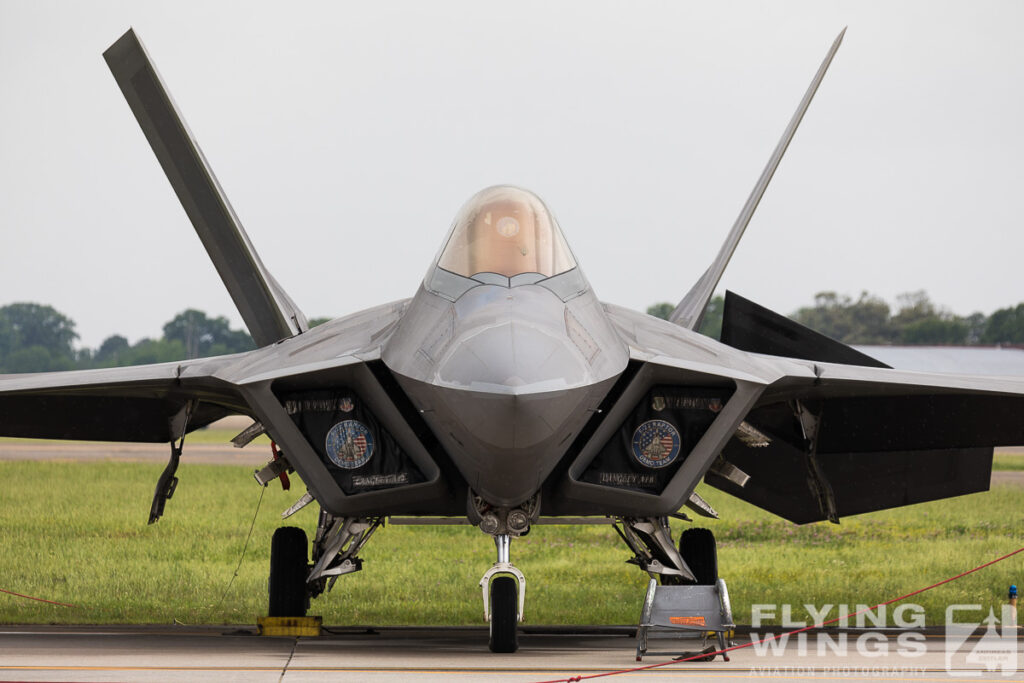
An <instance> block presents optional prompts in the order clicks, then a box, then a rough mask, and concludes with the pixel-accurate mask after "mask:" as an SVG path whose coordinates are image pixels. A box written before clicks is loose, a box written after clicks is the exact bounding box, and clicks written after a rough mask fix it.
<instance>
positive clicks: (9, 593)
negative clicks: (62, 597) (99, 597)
mask: <svg viewBox="0 0 1024 683" xmlns="http://www.w3.org/2000/svg"><path fill="white" fill-rule="evenodd" d="M0 593H7V594H8V595H17V596H18V597H19V598H28V599H29V600H35V601H37V602H46V603H49V604H51V605H59V606H61V607H78V605H69V604H68V603H66V602H54V601H53V600H43V599H42V598H33V597H32V596H31V595H22V594H21V593H15V592H14V591H5V590H4V589H3V588H0Z"/></svg>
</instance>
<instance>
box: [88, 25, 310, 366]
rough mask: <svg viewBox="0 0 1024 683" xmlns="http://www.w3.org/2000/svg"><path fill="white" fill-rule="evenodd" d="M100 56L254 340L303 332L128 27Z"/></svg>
mask: <svg viewBox="0 0 1024 683" xmlns="http://www.w3.org/2000/svg"><path fill="white" fill-rule="evenodd" d="M103 57H104V59H106V61H107V65H108V66H109V67H110V71H111V73H113V75H114V79H115V80H116V81H117V84H118V86H120V88H121V92H122V93H124V96H125V99H126V100H127V101H128V106H129V107H131V110H132V113H133V114H135V118H136V119H137V120H138V122H139V126H141V127H142V132H143V133H144V134H145V135H146V139H147V140H148V141H149V144H150V146H151V147H152V148H153V152H154V153H155V154H156V157H157V159H158V160H159V162H160V166H161V167H163V170H164V173H165V174H167V179H168V180H169V181H170V182H171V186H172V187H173V188H174V192H175V193H176V194H177V195H178V199H179V200H180V201H181V205H182V207H184V209H185V213H186V214H188V217H189V220H191V221H192V225H193V226H195V229H196V233H197V234H198V235H199V239H200V240H201V241H202V243H203V246H204V247H205V248H206V252H207V253H208V254H209V255H210V259H211V260H212V261H213V265H214V266H216V268H217V272H218V274H219V275H220V277H221V279H222V280H223V281H224V285H225V286H226V287H227V289H228V293H229V294H230V295H231V298H232V299H233V300H234V302H235V306H236V307H237V308H238V312H239V313H240V314H241V315H242V319H243V320H244V321H245V324H246V327H248V328H249V333H250V334H252V338H253V340H254V341H255V342H256V344H257V345H258V346H267V345H268V344H273V343H274V342H277V341H280V340H282V339H287V338H289V337H292V336H294V335H296V334H299V333H300V332H303V331H305V330H306V329H307V327H308V325H307V323H306V318H305V316H304V315H303V314H302V312H301V311H300V310H299V309H298V307H296V306H295V304H294V303H293V302H292V300H291V299H289V298H288V295H287V294H285V292H284V291H283V290H282V289H281V287H280V286H279V285H278V284H277V282H275V281H274V279H273V278H272V277H271V276H270V274H269V273H268V272H267V269H266V268H265V267H264V266H263V262H262V261H261V260H260V257H259V255H258V254H257V253H256V250H255V249H254V248H253V246H252V243H251V242H250V241H249V237H248V235H246V234H245V230H244V229H243V228H242V224H241V223H240V222H239V220H238V217H237V216H236V215H235V212H234V210H233V209H232V208H231V205H230V204H229V203H228V200H227V197H226V196H225V195H224V192H223V190H222V189H221V187H220V184H219V183H218V182H217V179H216V178H215V177H214V175H213V171H212V170H211V169H210V166H209V164H208V163H207V161H206V158H205V157H204V156H203V153H202V151H201V150H200V149H199V145H198V144H197V143H196V141H195V139H194V138H193V137H192V133H191V132H190V131H189V129H188V127H187V126H186V125H185V121H184V119H183V118H182V117H181V114H180V113H179V112H178V109H177V107H176V106H175V105H174V101H173V100H172V99H171V96H170V95H169V94H168V92H167V89H166V88H165V87H164V84H163V81H162V80H161V79H160V75H159V74H158V73H157V71H156V69H155V68H154V67H153V64H152V63H151V62H150V59H149V56H148V55H147V54H146V50H145V48H144V47H143V46H142V43H141V42H140V41H139V39H138V37H136V35H135V32H134V31H132V30H130V29H129V31H128V32H127V33H125V34H124V35H123V36H121V37H120V38H119V39H118V40H117V42H116V43H114V44H113V45H111V46H110V48H108V49H107V51H106V52H104V53H103Z"/></svg>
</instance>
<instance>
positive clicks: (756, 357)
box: [606, 306, 1024, 523]
mask: <svg viewBox="0 0 1024 683" xmlns="http://www.w3.org/2000/svg"><path fill="white" fill-rule="evenodd" d="M606 308H607V309H608V311H609V313H610V317H611V319H612V321H613V322H614V323H615V324H616V326H617V327H618V328H619V330H620V332H621V333H622V334H623V338H624V339H625V340H626V341H627V343H628V344H629V346H630V353H631V356H632V358H633V362H634V363H636V364H638V365H639V367H640V370H638V371H637V373H636V375H635V377H636V378H644V377H646V379H643V380H642V381H641V380H640V379H634V380H633V383H634V384H638V386H639V387H640V391H638V392H635V393H633V394H632V396H635V397H636V398H632V397H631V404H632V405H633V406H636V407H634V408H633V410H634V411H636V410H641V411H645V414H644V415H643V416H641V417H640V418H637V419H640V420H648V419H654V418H658V417H659V413H658V411H657V410H655V409H654V408H652V407H650V406H649V405H647V406H645V405H644V403H643V401H647V403H648V404H651V403H654V404H655V406H656V401H653V400H652V398H651V397H652V396H655V397H656V396H662V395H669V394H670V393H671V391H672V390H673V389H675V390H678V389H679V388H685V389H687V390H690V391H691V393H693V391H692V390H693V389H694V388H698V389H699V388H701V387H722V386H723V382H724V383H725V385H726V386H728V385H732V386H733V387H735V389H733V393H732V398H730V399H728V400H725V401H724V409H722V411H721V414H722V415H723V416H724V415H725V414H726V413H727V412H729V410H730V409H731V408H733V407H734V406H735V407H737V410H736V411H734V414H733V415H732V416H729V417H728V418H727V419H729V420H732V422H730V423H729V424H727V425H725V426H726V427H727V428H728V430H729V431H728V433H723V436H722V437H721V438H719V439H718V441H717V442H714V443H711V444H710V445H708V446H707V447H705V448H704V451H701V445H700V444H699V445H698V448H696V449H695V450H694V452H693V454H691V458H694V457H696V459H697V460H699V462H697V463H695V464H694V465H692V466H691V465H690V463H688V462H685V461H684V463H683V466H682V467H681V468H680V470H679V471H680V472H683V468H686V467H687V466H691V467H692V468H693V469H692V471H691V472H690V473H686V474H685V476H683V477H682V478H676V479H673V480H672V481H671V482H670V483H669V484H668V485H667V486H666V488H665V489H664V491H665V494H669V493H670V494H671V495H669V496H667V498H673V500H672V501H671V502H673V503H677V502H680V501H685V500H686V498H685V497H684V496H688V495H689V493H691V492H692V490H693V487H694V486H696V483H697V481H698V480H699V478H700V476H704V480H705V482H706V483H708V484H710V485H711V486H714V487H716V488H719V489H721V490H723V491H726V492H728V493H730V494H732V495H735V496H736V497H738V498H741V499H743V500H746V501H747V502H750V503H753V504H754V505H757V506H759V507H761V508H763V509H765V510H768V511H770V512H772V513H775V514H777V515H780V516H782V517H785V518H786V519H789V520H791V521H794V522H797V523H806V522H814V521H819V520H823V519H831V520H833V521H837V520H838V518H839V517H843V516H846V515H853V514H859V513H863V512H870V511H873V510H881V509H886V508H892V507H898V506H902V505H909V504H912V503H918V502H923V501H928V500H936V499H940V498H946V497H950V496H957V495H962V494H966V493H974V492H978V491H986V490H988V488H989V480H990V477H991V467H992V453H993V447H995V446H1009V445H1020V444H1024V420H1021V419H1020V415H1021V414H1024V377H1020V378H996V377H991V376H988V377H984V376H969V375H950V374H942V373H923V372H912V371H901V370H894V369H891V368H887V367H884V366H883V367H877V366H876V367H869V366H866V365H852V364H849V363H850V362H851V360H850V359H849V358H844V359H843V360H842V362H828V361H825V360H821V359H820V358H807V359H801V358H785V357H781V356H775V355H767V354H762V353H756V352H748V351H745V350H740V349H736V348H732V347H731V346H727V345H725V344H722V343H718V342H716V341H714V340H712V339H709V338H707V337H703V336H701V335H697V334H694V333H691V332H688V331H684V330H680V329H679V328H678V326H673V325H669V324H665V323H663V322H662V321H657V320H654V319H651V318H649V317H648V318H646V320H645V319H644V318H645V316H640V315H639V314H636V313H630V312H627V311H625V310H624V309H619V308H617V307H611V306H607V307H606ZM783 331H785V332H790V331H791V330H789V329H786V330H783ZM778 338H779V340H782V339H783V338H784V335H782V334H781V333H780V334H779V335H778ZM812 341H814V344H810V345H809V344H805V343H804V342H803V341H801V340H799V339H797V340H796V341H793V339H788V340H786V343H787V344H789V345H790V347H791V348H794V349H797V350H800V349H812V350H813V351H814V352H816V353H818V354H824V355H837V352H836V351H835V350H834V349H833V350H831V351H829V350H828V349H827V348H825V347H824V346H821V345H819V340H812ZM828 341H829V342H830V343H831V344H834V345H837V346H842V345H841V344H839V343H838V342H834V341H832V340H828ZM772 343H773V344H774V343H776V342H772ZM778 343H782V342H781V341H779V342H778ZM868 362H871V359H868ZM875 363H876V365H880V364H877V362H875ZM626 395H630V390H629V389H627V390H626V391H625V392H624V396H626ZM637 398H639V399H640V401H641V402H640V403H639V404H637V403H636V399H637ZM715 425H719V421H718V420H716V422H715ZM712 431H713V429H711V430H709V431H708V434H711V433H712ZM701 468H703V470H701ZM677 479H679V480H678V481H677ZM684 480H685V481H684ZM665 494H663V495H665ZM667 498H666V500H667Z"/></svg>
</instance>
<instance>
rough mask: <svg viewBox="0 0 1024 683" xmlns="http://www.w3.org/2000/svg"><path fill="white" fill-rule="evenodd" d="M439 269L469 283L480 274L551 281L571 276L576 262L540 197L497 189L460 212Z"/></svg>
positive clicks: (482, 194)
mask: <svg viewBox="0 0 1024 683" xmlns="http://www.w3.org/2000/svg"><path fill="white" fill-rule="evenodd" d="M437 265H438V266H440V267H441V268H443V269H445V270H447V271H449V272H451V273H455V274H456V275H461V276H463V277H467V278H472V277H474V276H476V275H479V274H480V273H497V274H498V275H503V276H505V277H507V278H512V277H515V276H516V275H520V274H523V273H539V274H540V275H542V276H544V277H545V278H548V277H553V276H555V275H558V274H560V273H564V272H566V271H569V270H572V269H573V268H575V267H576V261H575V259H574V258H573V256H572V252H570V251H569V246H568V245H567V244H566V241H565V238H564V237H563V236H562V231H561V230H560V229H559V227H558V223H556V222H555V219H554V217H553V216H552V215H551V213H550V212H549V211H548V208H547V207H546V206H544V202H542V201H541V200H540V198H539V197H537V196H536V195H534V194H533V193H531V192H527V191H526V190H522V189H519V188H517V187H509V186H499V187H490V188H487V189H486V190H483V191H481V192H478V193H477V194H476V195H474V196H473V197H472V198H471V199H470V200H469V201H468V202H466V204H465V206H463V207H462V210H461V211H460V212H459V215H458V216H456V218H455V225H454V226H453V227H452V230H451V232H450V233H449V236H448V241H447V243H446V244H445V246H444V249H442V250H441V255H440V256H439V257H438V262H437Z"/></svg>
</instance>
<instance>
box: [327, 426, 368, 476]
mask: <svg viewBox="0 0 1024 683" xmlns="http://www.w3.org/2000/svg"><path fill="white" fill-rule="evenodd" d="M325 448H326V449H327V457H329V458H330V459H331V462H333V463H334V464H335V465H337V466H338V467H342V468H344V469H346V470H354V469H356V468H357V467H362V466H363V465H365V464H366V463H367V462H368V461H369V460H370V458H371V457H372V456H373V434H371V433H370V430H369V429H367V428H366V425H364V424H363V423H362V422H359V421H358V420H343V421H341V422H339V423H338V424H336V425H334V426H333V427H331V431H329V432H327V441H326V442H325Z"/></svg>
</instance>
